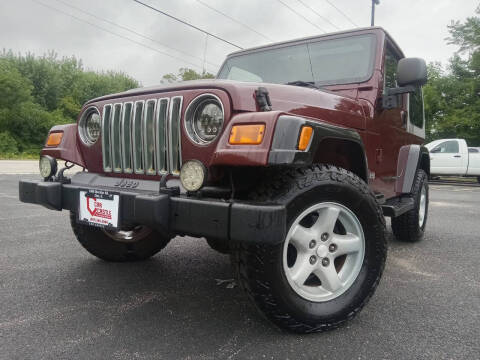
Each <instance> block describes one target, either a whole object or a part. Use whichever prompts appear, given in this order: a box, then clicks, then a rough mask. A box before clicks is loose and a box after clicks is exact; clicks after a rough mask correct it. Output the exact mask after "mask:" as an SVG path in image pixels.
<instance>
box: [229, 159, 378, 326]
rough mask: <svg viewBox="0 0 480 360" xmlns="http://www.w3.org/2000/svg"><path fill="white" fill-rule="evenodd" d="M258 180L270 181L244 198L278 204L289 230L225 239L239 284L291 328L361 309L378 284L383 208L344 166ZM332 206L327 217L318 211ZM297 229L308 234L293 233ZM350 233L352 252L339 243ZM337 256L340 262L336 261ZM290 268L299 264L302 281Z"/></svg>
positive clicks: (335, 320)
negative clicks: (256, 238) (274, 236)
mask: <svg viewBox="0 0 480 360" xmlns="http://www.w3.org/2000/svg"><path fill="white" fill-rule="evenodd" d="M265 178H266V179H270V180H269V181H268V182H265V183H264V184H262V185H260V186H259V188H258V189H257V190H256V191H255V193H254V194H252V196H251V198H252V200H255V201H258V202H267V201H268V202H269V203H277V204H283V205H285V206H286V208H287V232H288V233H287V236H286V238H284V239H278V241H277V243H276V244H274V245H265V244H261V243H251V244H249V243H234V244H232V251H231V259H232V265H233V268H234V271H235V275H236V276H237V278H238V281H239V284H240V286H241V287H242V288H243V289H244V290H245V291H246V293H247V295H248V296H249V297H250V299H251V300H252V301H253V302H254V303H255V305H256V306H257V308H258V309H259V310H260V311H261V312H262V313H263V314H264V315H265V316H266V317H267V318H268V319H269V320H271V321H272V322H273V323H275V324H276V325H278V326H279V327H281V328H283V329H286V330H289V331H292V332H297V333H311V332H321V331H326V330H332V329H335V328H337V327H338V326H340V325H341V324H343V323H345V322H346V321H347V320H349V319H352V318H353V317H354V316H355V315H356V314H357V313H358V312H359V311H360V310H361V309H362V308H363V306H365V304H366V303H367V302H368V300H369V299H370V297H371V296H372V294H373V293H374V292H375V289H376V287H377V285H378V283H379V281H380V278H381V275H382V272H383V269H384V265H385V260H386V255H387V245H386V240H385V219H384V217H383V214H382V211H381V209H380V207H379V205H378V203H377V201H376V199H375V197H374V195H373V194H372V192H371V191H370V190H369V188H368V186H367V184H366V183H365V182H364V181H363V180H361V179H360V178H358V177H357V176H356V175H354V174H352V173H351V172H348V171H346V170H344V169H340V168H336V167H333V166H320V165H317V166H312V167H308V168H303V169H295V170H293V169H290V170H284V171H282V172H274V173H273V174H270V175H269V176H266V177H265ZM312 209H313V210H312ZM332 209H333V210H334V211H333V214H334V215H333V217H329V216H328V215H325V214H331V213H332V212H331V211H332ZM310 211H312V212H310ZM337 211H338V213H337ZM335 214H339V215H335ZM304 215H305V217H304ZM324 216H326V217H324ZM342 216H343V217H342ZM305 219H306V220H305ZM319 219H320V220H319ZM305 221H306V222H305ZM309 221H310V223H309ZM317 224H318V226H317ZM349 226H350V228H351V229H353V230H352V232H350V231H349V230H348V227H349ZM292 229H293V230H292ZM298 229H300V230H302V231H300V232H299V234H307V235H305V236H300V235H298V236H297V233H296V231H297V230H298ZM326 229H329V230H326ZM342 229H343V230H342ZM292 231H293V232H292ZM327 231H328V232H327ZM326 232H327V235H325V233H326ZM293 234H295V235H293ZM355 234H357V235H358V239H356V240H358V242H356V244H361V245H358V246H360V247H358V251H357V252H353V250H352V249H353V248H349V249H350V250H347V247H345V246H350V245H352V244H351V243H350V244H349V245H346V244H347V243H348V241H349V240H352V239H353V238H352V237H349V235H352V236H354V235H355ZM355 236H356V235H355ZM297 238H301V239H302V240H298V239H297ZM292 239H293V240H292ZM356 240H355V241H356ZM342 241H347V242H342ZM291 245H292V246H293V249H292V248H291ZM336 253H338V254H340V255H339V257H336ZM350 253H352V257H351V258H350ZM342 254H343V255H342ZM339 259H340V260H341V259H343V262H341V261H340V263H337V260H339ZM305 260H306V261H305ZM292 261H293V263H292ZM297 261H298V267H297ZM310 265H311V267H309V266H310ZM297 269H306V270H305V271H303V270H302V271H300V272H302V273H303V274H304V275H302V277H301V279H300V277H298V276H297V275H296V274H297ZM322 269H323V270H322ZM342 271H343V273H341V272H342ZM343 275H345V276H343ZM330 276H332V277H331V278H330ZM337 278H338V279H340V283H338V281H337ZM303 279H306V280H305V281H303ZM331 279H333V280H334V281H331ZM335 282H336V285H335ZM295 284H296V285H295ZM339 284H340V285H339ZM341 287H343V288H341Z"/></svg>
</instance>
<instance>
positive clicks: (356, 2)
mask: <svg viewBox="0 0 480 360" xmlns="http://www.w3.org/2000/svg"><path fill="white" fill-rule="evenodd" d="M142 2H144V3H146V4H148V5H151V6H153V7H155V8H158V9H161V10H163V11H165V12H167V13H169V14H172V15H174V16H176V17H178V18H180V19H182V20H185V21H187V22H190V23H192V24H193V25H195V26H197V27H199V28H202V29H204V30H206V31H208V32H210V33H212V34H214V35H217V36H219V37H221V38H224V39H226V40H228V41H230V42H231V43H234V44H236V45H238V46H240V47H243V48H249V47H254V46H259V45H264V44H268V43H271V42H279V41H285V40H291V39H295V38H301V37H305V36H313V35H317V34H322V33H323V32H327V33H328V32H334V31H338V30H346V29H351V28H354V27H366V26H370V12H371V1H370V0H142ZM332 4H333V5H334V6H332ZM479 4H480V0H380V4H379V5H378V6H377V7H376V13H375V25H378V26H382V27H383V28H385V29H386V30H387V31H388V32H389V33H390V35H392V37H393V38H394V39H395V40H396V42H397V43H398V44H399V45H400V47H401V48H402V49H403V51H404V53H405V55H406V56H414V57H422V58H424V59H425V60H426V61H427V62H429V61H441V62H442V63H443V64H446V62H447V61H448V59H449V58H450V57H451V56H452V54H453V52H454V51H455V50H456V47H455V46H452V45H447V43H446V41H445V38H446V37H447V36H448V30H447V25H448V24H450V22H451V20H460V21H463V20H464V19H465V18H466V17H468V16H472V15H473V14H474V11H475V8H476V7H477V6H479ZM335 7H336V8H335ZM212 8H213V9H216V10H217V11H219V12H222V13H224V14H225V15H227V16H228V17H225V16H223V15H221V14H219V13H218V12H216V11H215V10H212ZM342 13H343V14H342ZM232 19H234V20H232ZM0 48H4V49H7V50H9V49H11V50H12V51H14V52H15V53H18V52H20V53H26V52H32V53H34V54H36V55H43V54H45V53H47V52H49V51H51V50H54V51H55V52H56V53H57V54H58V56H59V57H63V56H72V55H73V56H75V57H77V58H79V59H81V60H82V62H83V65H84V68H85V69H88V70H95V71H108V70H115V71H122V72H125V73H127V74H129V75H130V76H132V77H133V78H135V79H137V80H139V81H140V82H141V84H142V85H144V86H148V85H154V84H158V83H159V82H160V80H161V78H162V76H163V75H164V74H167V73H176V72H177V71H178V69H179V68H181V67H189V68H193V69H195V70H196V71H202V69H203V68H204V67H206V69H207V71H209V72H212V73H214V74H215V73H216V71H217V70H218V69H219V66H220V65H221V63H222V62H223V60H224V58H225V56H226V55H227V54H229V53H231V52H233V51H235V50H237V48H235V47H233V46H232V45H229V44H226V43H223V42H221V41H219V40H217V39H215V38H213V37H211V36H208V37H207V36H206V35H205V34H203V33H201V32H199V31H197V30H195V29H192V28H190V27H188V26H186V25H184V24H181V23H178V22H176V21H174V20H172V19H170V18H168V17H165V16H163V15H161V14H158V13H156V12H155V11H152V10H151V9H148V8H147V7H145V6H142V5H140V4H138V3H136V2H135V1H133V0H0Z"/></svg>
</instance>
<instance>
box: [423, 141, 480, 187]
mask: <svg viewBox="0 0 480 360" xmlns="http://www.w3.org/2000/svg"><path fill="white" fill-rule="evenodd" d="M425 147H426V148H427V149H428V150H429V151H430V172H431V174H432V175H444V176H445V175H447V176H476V177H477V180H478V182H480V152H479V149H478V148H474V147H471V148H469V147H468V146H467V142H466V141H465V140H463V139H441V140H435V141H432V142H431V143H428V144H427V145H425Z"/></svg>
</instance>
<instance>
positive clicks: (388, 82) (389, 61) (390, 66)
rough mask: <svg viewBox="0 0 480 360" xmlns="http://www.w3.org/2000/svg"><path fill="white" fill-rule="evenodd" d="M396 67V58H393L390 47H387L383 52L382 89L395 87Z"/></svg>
mask: <svg viewBox="0 0 480 360" xmlns="http://www.w3.org/2000/svg"><path fill="white" fill-rule="evenodd" d="M397 65H398V58H397V57H396V56H395V54H394V53H393V51H392V50H391V49H390V47H387V51H386V52H385V66H384V71H385V73H384V79H385V81H384V87H386V88H394V87H397Z"/></svg>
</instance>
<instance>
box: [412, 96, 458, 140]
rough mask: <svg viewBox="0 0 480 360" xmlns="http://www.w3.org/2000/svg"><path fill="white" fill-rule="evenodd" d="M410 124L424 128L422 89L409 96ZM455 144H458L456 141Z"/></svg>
mask: <svg viewBox="0 0 480 360" xmlns="http://www.w3.org/2000/svg"><path fill="white" fill-rule="evenodd" d="M409 99H410V100H409V109H408V112H409V114H410V122H411V123H412V124H413V125H415V126H416V127H419V128H423V96H422V88H418V89H417V90H416V91H415V92H414V93H410V94H409ZM455 144H457V147H458V143H457V142H456V141H455Z"/></svg>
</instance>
